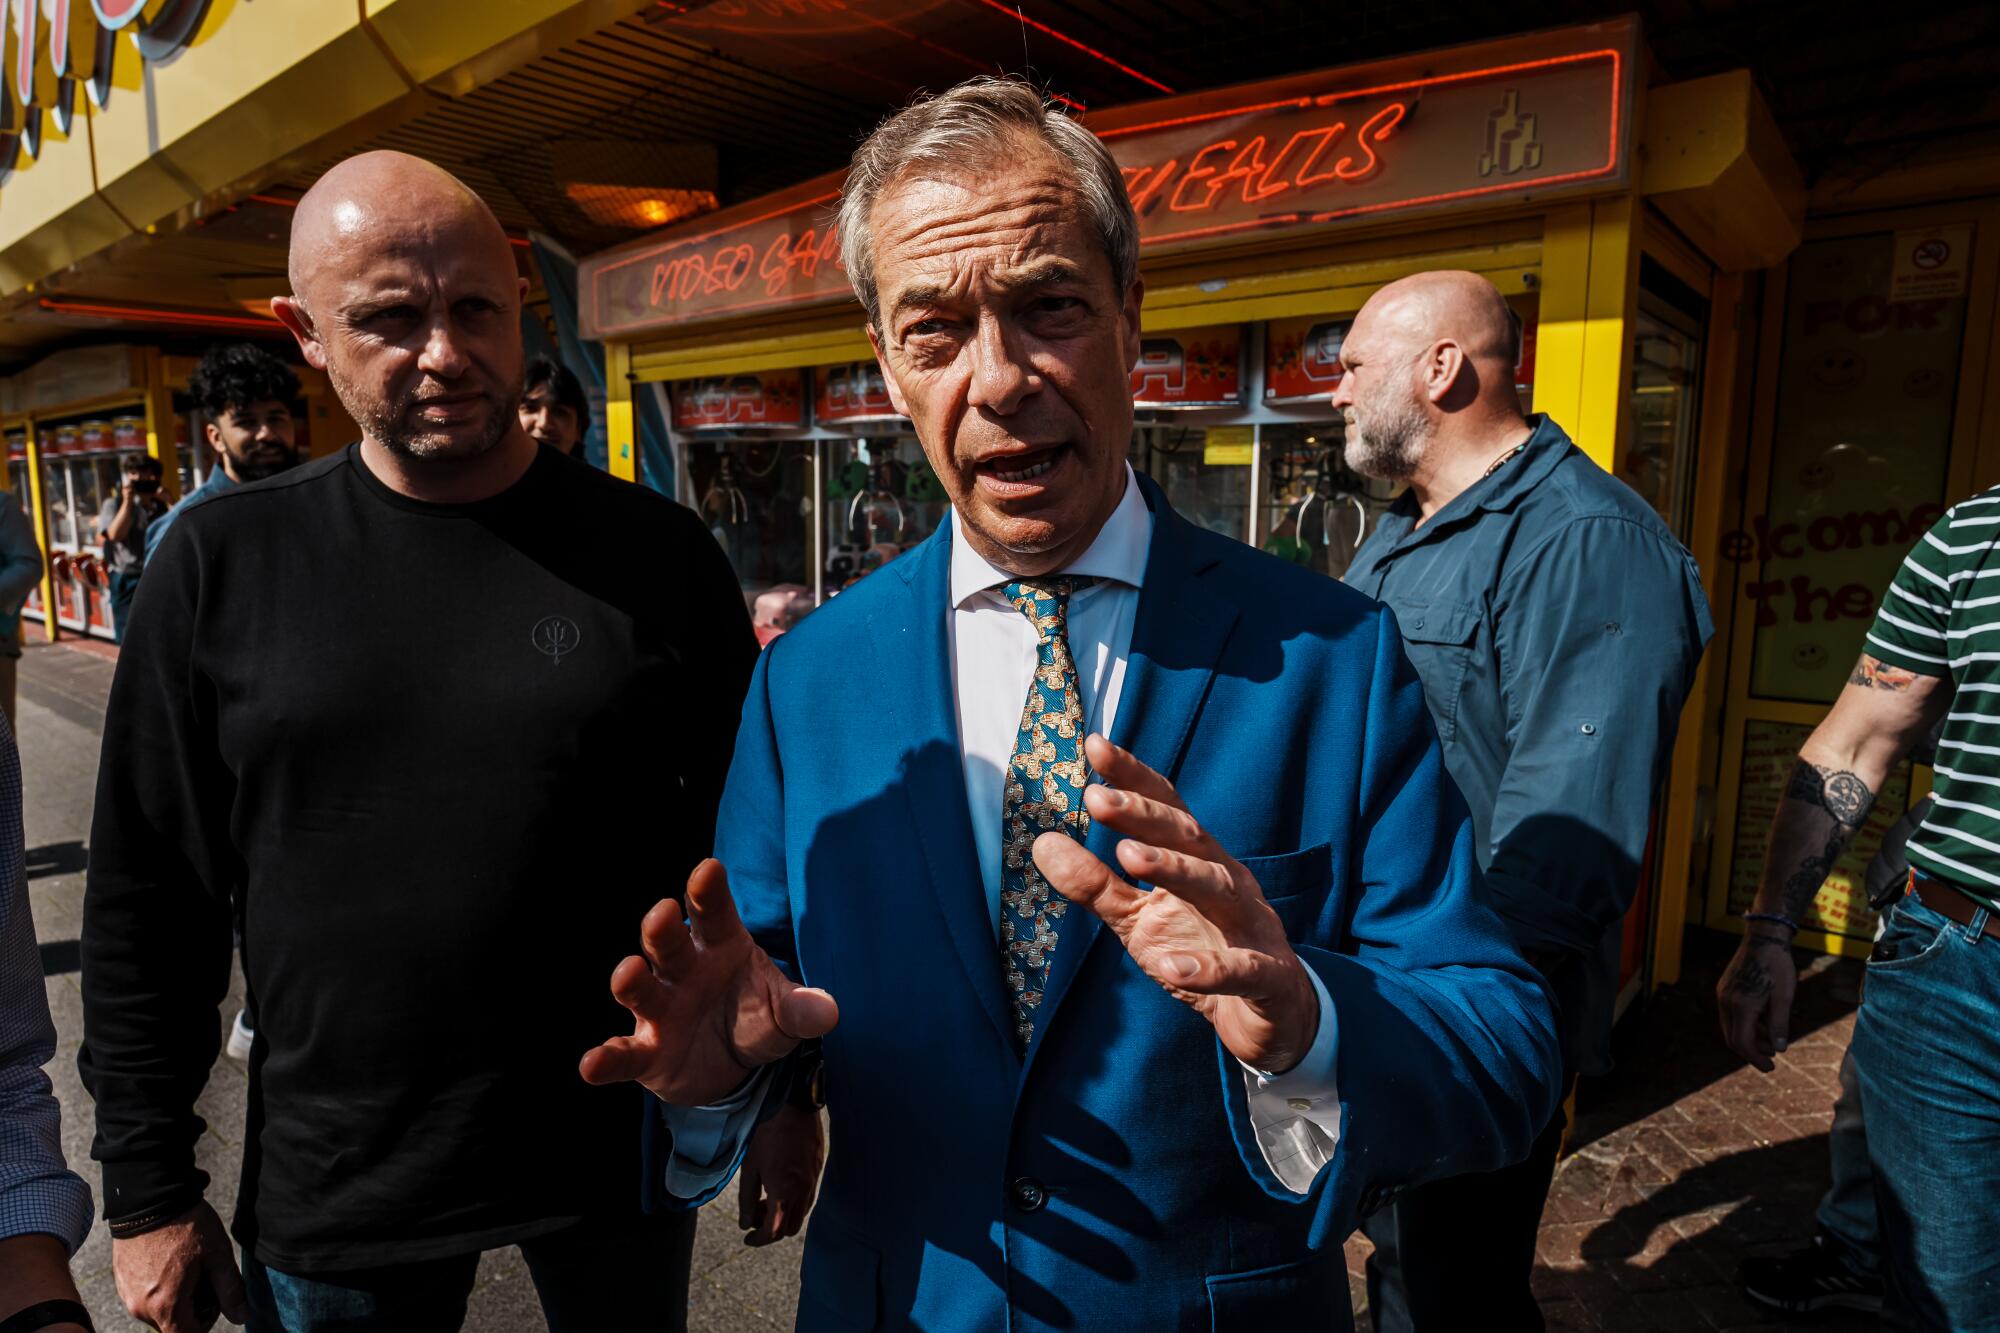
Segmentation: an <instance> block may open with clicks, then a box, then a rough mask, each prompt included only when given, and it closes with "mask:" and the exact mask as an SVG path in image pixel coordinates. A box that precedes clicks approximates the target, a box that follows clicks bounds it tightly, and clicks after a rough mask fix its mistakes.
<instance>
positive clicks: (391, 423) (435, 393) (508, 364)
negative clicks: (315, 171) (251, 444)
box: [271, 153, 533, 465]
mask: <svg viewBox="0 0 2000 1333" xmlns="http://www.w3.org/2000/svg"><path fill="white" fill-rule="evenodd" d="M288 267H289V270H290V274H291V281H292V294H291V295H290V296H289V297H280V298H278V299H277V300H275V301H273V302H272V303H271V308H272V310H273V312H274V313H276V314H277V316H278V318H279V319H281V320H283V321H284V322H285V325H286V326H287V327H288V328H290V329H291V331H292V333H293V335H294V336H295V337H297V338H298V340H299V346H300V348H301V350H302V351H303V352H304V353H305V357H306V360H307V361H308V362H310V363H311V364H312V365H314V366H317V367H319V368H320V369H323V370H325V371H326V373H327V377H328V378H329V379H331V380H332V381H333V387H334V392H335V393H337V394H338V395H339V396H340V401H341V405H342V406H344V407H345V408H346V409H347V412H348V415H349V416H351V417H353V418H354V420H355V421H356V422H358V423H360V425H361V426H362V428H363V430H364V431H365V432H366V439H367V440H368V441H370V442H372V443H373V444H375V445H377V446H379V447H381V448H384V449H387V450H388V451H390V452H391V453H393V454H396V455H399V456H401V457H404V458H408V459H415V460H422V461H426V462H437V463H439V464H440V465H449V463H450V461H451V460H453V459H468V458H475V457H477V456H479V455H481V454H483V453H485V452H486V451H488V450H490V449H492V448H493V447H494V446H495V445H497V444H499V443H500V442H501V440H502V439H503V438H505V437H506V436H507V434H508V433H509V432H510V431H513V432H518V431H519V426H518V423H517V421H516V418H515V413H514V405H515V404H516V403H518V402H519V401H520V397H521V371H522V353H521V302H522V299H523V297H524V295H525V293H526V283H525V282H524V281H523V280H522V278H521V275H520V271H519V269H518V268H517V267H516V264H515V260H514V252H513V248H512V247H511V246H510V245H509V244H508V242H507V234H506V233H505V232H504V231H502V230H501V229H500V223H499V222H498V221H497V220H496V219H495V218H494V216H493V212H492V210H491V209H489V208H487V207H486V205H485V203H484V202H483V201H482V200H481V199H480V198H479V196H478V195H476V194H474V193H473V192H472V191H471V190H469V189H467V188H466V187H465V184H464V183H463V182H462V181H460V180H458V178H457V177H455V176H453V175H452V174H451V173H450V172H448V171H445V170H443V169H442V168H440V167H437V166H435V165H433V164H432V163H429V162H426V161H424V160H423V159H421V158H416V157H410V156H409V155H407V154H405V153H363V154H361V155H360V156H359V157H351V158H349V159H348V160H347V161H345V162H342V163H341V164H340V165H339V166H336V167H334V168H333V169H332V170H331V171H329V172H327V173H326V174H325V175H324V176H322V177H320V179H319V181H318V183H317V184H315V185H314V186H313V187H312V189H310V190H308V191H307V192H306V196H305V198H303V199H301V200H300V201H299V206H298V209H297V211H296V212H295V213H294V214H293V215H292V247H291V257H290V262H289V265H288ZM515 443H516V444H517V445H520V446H522V447H524V448H525V449H526V450H527V452H528V454H529V455H530V456H532V453H533V442H532V441H530V440H528V439H527V437H526V436H525V435H522V437H521V439H520V440H518V441H516V442H515Z"/></svg>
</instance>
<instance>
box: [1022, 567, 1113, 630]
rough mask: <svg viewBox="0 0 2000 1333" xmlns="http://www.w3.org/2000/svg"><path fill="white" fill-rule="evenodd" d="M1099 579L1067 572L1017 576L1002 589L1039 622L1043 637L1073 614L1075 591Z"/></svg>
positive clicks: (1024, 613)
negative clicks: (1070, 609)
mask: <svg viewBox="0 0 2000 1333" xmlns="http://www.w3.org/2000/svg"><path fill="white" fill-rule="evenodd" d="M1095 582H1097V580H1096V579H1094V578H1090V577H1088V576H1079V575H1075V574H1064V575H1062V576H1060V577H1047V578H1038V579H1015V580H1014V581H1013V582H1012V583H1009V584H1008V585H1007V586H1006V587H1005V588H1004V589H1002V591H1003V592H1004V593H1005V594H1006V596H1007V600H1008V601H1010V602H1012V603H1013V604H1014V609H1015V610H1017V611H1019V612H1020V613H1021V614H1022V615H1024V616H1026V617H1027V618H1028V619H1029V620H1032V621H1033V622H1034V623H1035V628H1036V629H1038V630H1040V631H1041V634H1042V637H1043V638H1045V639H1046V638H1048V637H1049V635H1050V634H1052V633H1054V632H1056V631H1057V630H1059V629H1061V628H1062V625H1063V618H1064V617H1065V616H1067V615H1068V614H1069V599H1070V596H1071V594H1073V593H1075V592H1077V591H1079V590H1080V589H1083V588H1088V587H1089V586H1090V585H1091V584H1093V583H1095Z"/></svg>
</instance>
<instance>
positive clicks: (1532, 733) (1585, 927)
mask: <svg viewBox="0 0 2000 1333" xmlns="http://www.w3.org/2000/svg"><path fill="white" fill-rule="evenodd" d="M1497 599H1498V602H1499V605H1497V606H1496V607H1495V608H1494V616H1493V618H1494V621H1495V624H1496V631H1495V637H1494V644H1495V649H1496V652H1497V655H1498V659H1499V667H1500V687H1501V695H1502V699H1503V702H1504V705H1505V708H1506V736H1507V761H1506V767H1505V771H1504V772H1503V774H1502V776H1501V780H1500V784H1499V788H1498V791H1497V792H1496V796H1495V801H1494V806H1493V816H1492V821H1491V823H1490V824H1489V826H1488V834H1487V836H1488V842H1489V850H1490V852H1491V857H1490V860H1489V861H1488V865H1487V873H1486V888H1487V894H1488V900H1489V901H1490V902H1492V904H1493V905H1494V907H1495V908H1496V909H1497V910H1498V911H1499V912H1500V914H1501V915H1502V916H1503V917H1505V918H1506V920H1507V922H1508V924H1509V925H1510V926H1511V927H1512V928H1513V931H1514V936H1515V940H1516V941H1517V942H1518V943H1519V944H1520V945H1521V947H1522V948H1524V949H1527V950H1530V951H1533V952H1543V951H1547V952H1555V953H1565V954H1581V953H1585V952H1588V951H1590V950H1592V949H1594V948H1596V947H1597V946H1598V944H1599V942H1600V941H1601V940H1602V939H1603V937H1604V933H1605V931H1606V930H1607V929H1608V928H1609V927H1610V926H1611V925H1612V924H1613V923H1615V922H1617V921H1619V920H1620V919H1622V918H1623V917H1624V915H1625V913H1626V911H1627V910H1628V909H1629V908H1630V907H1631V905H1632V896H1633V894H1634V892H1636V890H1637V887H1638V877H1639V863H1640V859H1641V857H1642V856H1643V855H1644V852H1645V847H1646V838H1647V834H1648V832H1649V829H1650V824H1651V818H1652V809H1653V796H1654V792H1655V790H1656V789H1657V787H1658V785H1659V782H1660V779H1661V776H1662V775H1663V774H1664V772H1665V770H1666V765H1667V762H1668V760H1669V758H1670V757H1671V754H1672V751H1673V742H1674V732H1675V730H1676V728H1677V727H1678V726H1679V723H1680V714H1681V706H1682V704H1683V703H1684V702H1685V701H1686V699H1687V694H1688V690H1689V688H1690V686H1691V685H1692V683H1693V680H1694V671H1695V666H1696V664H1697V663H1698V662H1699V661H1700V660H1701V654H1702V649H1703V647H1704V646H1705V645H1706V644H1707V642H1708V639H1709V637H1710V635H1711V634H1712V633H1713V632H1714V628H1713V624H1712V622H1711V620H1710V618H1709V611H1708V601H1707V598H1706V597H1705V596H1704V595H1703V593H1702V590H1701V584H1700V581H1699V577H1698V573H1697V571H1696V569H1695V566H1694V562H1693V560H1692V559H1691V558H1690V557H1689V556H1688V554H1687V552H1686V551H1684V550H1682V549H1681V548H1680V547H1679V546H1678V545H1675V544H1674V543H1672V542H1669V541H1666V540H1664V539H1662V538H1661V537H1660V536H1659V534H1657V533H1654V532H1651V531H1648V530H1647V529H1646V528H1644V527H1642V526H1641V525H1639V524H1637V523H1635V522H1632V521H1630V520H1628V519H1625V518H1620V517H1611V516H1607V517H1595V518H1588V519H1583V520H1580V521H1577V522H1573V523H1570V524H1568V525H1566V526H1565V527H1564V528H1563V529H1562V530H1561V531H1559V532H1558V533H1556V534H1555V535H1553V536H1552V537H1551V538H1550V539H1549V540H1548V541H1547V542H1546V543H1544V545H1543V546H1542V547H1541V548H1540V549H1539V550H1537V551H1536V552H1535V553H1534V554H1533V555H1531V556H1530V557H1529V558H1528V559H1526V560H1524V561H1522V562H1521V563H1520V564H1519V565H1518V566H1516V567H1515V568H1514V569H1512V570H1510V571H1509V572H1508V575H1507V577H1506V578H1505V579H1504V580H1503V581H1502V583H1501V584H1500V586H1499V588H1498V590H1497Z"/></svg>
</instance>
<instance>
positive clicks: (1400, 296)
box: [1355, 269, 1521, 393]
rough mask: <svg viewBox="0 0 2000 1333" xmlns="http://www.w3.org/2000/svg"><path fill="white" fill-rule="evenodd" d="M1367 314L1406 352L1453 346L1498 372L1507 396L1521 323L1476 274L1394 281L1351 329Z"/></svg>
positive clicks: (1495, 290) (1417, 276)
mask: <svg viewBox="0 0 2000 1333" xmlns="http://www.w3.org/2000/svg"><path fill="white" fill-rule="evenodd" d="M1371 315H1372V316H1374V317H1375V318H1376V319H1379V320H1380V321H1381V322H1382V324H1383V325H1384V327H1385V330H1393V331H1394V333H1396V334H1400V335H1401V336H1402V339H1403V341H1404V342H1405V343H1406V344H1407V345H1408V346H1409V348H1410V350H1411V351H1412V352H1414V351H1417V350H1418V349H1421V348H1424V347H1427V346H1429V345H1430V344H1432V343H1436V342H1444V341H1449V342H1453V343H1456V344H1457V345H1458V346H1459V347H1461V348H1463V349H1464V351H1465V355H1466V356H1467V357H1468V358H1470V359H1471V360H1473V361H1474V362H1475V363H1479V364H1481V365H1482V367H1484V366H1487V365H1490V366H1492V367H1494V368H1495V369H1497V370H1498V371H1500V372H1502V373H1501V374H1500V375H1499V376H1498V377H1497V379H1498V380H1501V381H1504V384H1503V386H1502V387H1504V388H1505V389H1506V390H1507V392H1509V393H1511V392H1513V378H1512V372H1513V369H1514V366H1515V365H1516V363H1518V362H1519V361H1520V359H1521V319H1520V316H1518V315H1516V314H1515V313H1514V312H1513V310H1511V309H1510V308H1509V307H1508V305H1507V298H1506V297H1504V296H1502V295H1500V289H1499V288H1498V287H1495V286H1494V285H1493V284H1492V283H1491V282H1489V281H1487V280H1486V279H1485V278H1483V277H1481V276H1480V275H1479V274H1477V273H1468V272H1465V271H1464V270H1461V269H1447V270H1440V271H1438V272H1434V273H1413V274H1411V275H1410V276H1409V277H1407V278H1398V279H1397V280H1396V281H1394V282H1392V283H1390V284H1389V285H1388V286H1386V287H1384V288H1382V290H1380V291H1378V292H1376V293H1375V295H1373V296H1371V297H1369V298H1368V303H1367V304H1366V305H1364V306H1362V307H1361V315H1360V316H1357V317H1356V319H1355V324H1356V325H1357V326H1359V325H1360V324H1361V323H1362V322H1363V320H1364V319H1366V318H1367V317H1369V316H1371ZM1483 378H1486V377H1485V376H1482V379H1483ZM1482 387H1483V386H1482Z"/></svg>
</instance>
